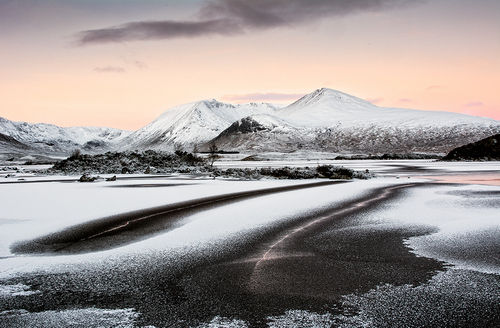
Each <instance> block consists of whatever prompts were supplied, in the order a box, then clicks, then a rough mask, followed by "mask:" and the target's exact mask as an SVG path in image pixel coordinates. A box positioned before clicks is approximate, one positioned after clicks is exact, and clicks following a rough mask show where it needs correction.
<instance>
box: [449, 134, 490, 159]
mask: <svg viewBox="0 0 500 328" xmlns="http://www.w3.org/2000/svg"><path fill="white" fill-rule="evenodd" d="M443 161H500V134H496V135H493V136H491V137H488V138H485V139H481V140H479V141H476V142H473V143H470V144H467V145H464V146H462V147H458V148H455V149H453V150H452V151H450V152H449V153H448V154H447V155H446V156H445V157H443Z"/></svg>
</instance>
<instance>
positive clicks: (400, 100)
mask: <svg viewBox="0 0 500 328" xmlns="http://www.w3.org/2000/svg"><path fill="white" fill-rule="evenodd" d="M398 102H400V103H411V102H413V100H411V99H408V98H401V99H399V100H398Z"/></svg>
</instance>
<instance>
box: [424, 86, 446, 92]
mask: <svg viewBox="0 0 500 328" xmlns="http://www.w3.org/2000/svg"><path fill="white" fill-rule="evenodd" d="M441 88H442V86H440V85H437V84H436V85H431V86H430V87H428V88H425V90H427V91H430V90H436V89H441Z"/></svg>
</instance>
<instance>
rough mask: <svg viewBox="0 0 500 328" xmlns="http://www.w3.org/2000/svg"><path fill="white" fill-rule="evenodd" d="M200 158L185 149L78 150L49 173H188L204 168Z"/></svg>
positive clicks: (58, 163)
mask: <svg viewBox="0 0 500 328" xmlns="http://www.w3.org/2000/svg"><path fill="white" fill-rule="evenodd" d="M204 166H206V162H205V160H204V159H202V158H201V157H198V156H196V155H193V154H191V153H187V152H184V151H180V150H179V151H176V152H175V153H173V154H172V153H166V152H159V151H154V150H146V151H143V152H137V151H127V152H107V153H105V154H99V155H86V154H81V153H80V152H79V151H75V152H73V154H72V155H71V156H70V157H68V158H67V159H64V160H62V161H59V162H57V163H56V164H55V165H54V166H53V167H52V168H51V169H50V170H49V173H64V174H83V173H89V174H90V173H96V174H127V173H146V174H153V173H172V172H184V173H189V172H192V171H196V170H202V171H206V169H204Z"/></svg>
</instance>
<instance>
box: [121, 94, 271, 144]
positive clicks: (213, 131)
mask: <svg viewBox="0 0 500 328" xmlns="http://www.w3.org/2000/svg"><path fill="white" fill-rule="evenodd" d="M279 108H280V107H279V106H276V105H272V104H267V103H249V104H241V105H231V104H226V103H222V102H218V101H217V100H215V99H212V100H202V101H198V102H193V103H189V104H185V105H180V106H176V107H173V108H171V109H168V110H167V111H165V112H164V113H163V114H161V115H160V116H159V117H158V118H157V119H156V120H154V121H153V122H152V123H150V124H148V125H146V126H145V127H143V128H142V129H139V130H137V131H135V132H134V133H132V134H131V135H130V136H128V137H127V138H125V139H124V140H123V141H122V145H123V146H122V147H121V149H145V148H153V149H159V150H172V149H173V148H174V145H175V146H182V147H183V148H185V149H186V150H189V151H190V150H191V147H193V146H194V145H195V144H197V145H201V144H204V143H206V142H207V141H209V140H211V139H213V138H215V137H216V136H217V135H219V134H220V133H221V132H222V131H224V130H225V129H226V128H228V127H229V126H230V125H231V124H232V123H233V122H235V121H237V120H239V119H241V118H243V117H246V116H250V115H254V114H274V113H275V112H276V111H277V110H278V109H279Z"/></svg>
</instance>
